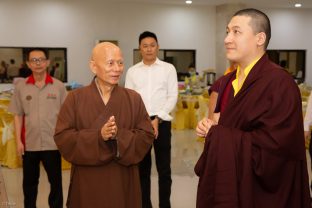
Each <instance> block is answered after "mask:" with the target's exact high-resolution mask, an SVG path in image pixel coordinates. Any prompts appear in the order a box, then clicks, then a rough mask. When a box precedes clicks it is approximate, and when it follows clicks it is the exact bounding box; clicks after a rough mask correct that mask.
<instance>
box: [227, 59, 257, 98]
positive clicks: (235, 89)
mask: <svg viewBox="0 0 312 208" xmlns="http://www.w3.org/2000/svg"><path fill="white" fill-rule="evenodd" d="M260 58H261V57H260ZM260 58H257V59H255V60H254V61H253V62H251V63H250V64H249V65H248V66H247V67H246V68H245V69H244V75H245V78H244V79H243V81H242V83H241V84H240V85H239V83H238V75H239V72H240V70H242V69H241V67H240V66H239V65H238V66H237V71H236V76H235V79H234V80H233V82H232V86H233V89H234V96H236V94H237V93H238V92H239V91H240V89H241V88H242V86H243V84H244V82H245V80H246V78H247V76H248V74H249V72H250V71H251V69H252V68H253V67H254V65H255V64H256V63H257V62H258V61H259V59H260Z"/></svg>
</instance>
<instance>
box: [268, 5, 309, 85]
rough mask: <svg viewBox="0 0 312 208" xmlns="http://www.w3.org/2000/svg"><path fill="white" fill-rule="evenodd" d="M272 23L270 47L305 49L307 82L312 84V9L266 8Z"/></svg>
mask: <svg viewBox="0 0 312 208" xmlns="http://www.w3.org/2000/svg"><path fill="white" fill-rule="evenodd" d="M264 11H265V12H266V13H267V14H268V15H269V17H270V20H271V25H272V38H271V41H270V44H269V47H268V48H269V49H305V50H307V51H306V79H305V80H306V82H307V83H308V84H309V85H312V40H311V37H312V9H265V10H264Z"/></svg>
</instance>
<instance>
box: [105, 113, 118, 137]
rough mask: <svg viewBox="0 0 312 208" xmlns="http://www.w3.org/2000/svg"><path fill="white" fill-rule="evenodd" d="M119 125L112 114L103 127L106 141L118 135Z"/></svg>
mask: <svg viewBox="0 0 312 208" xmlns="http://www.w3.org/2000/svg"><path fill="white" fill-rule="evenodd" d="M117 130H118V128H117V125H116V122H115V117H114V116H111V117H110V118H109V119H108V121H107V122H106V123H105V124H104V125H103V127H102V129H101V135H102V138H103V140H104V141H107V140H109V139H112V138H115V137H116V135H117Z"/></svg>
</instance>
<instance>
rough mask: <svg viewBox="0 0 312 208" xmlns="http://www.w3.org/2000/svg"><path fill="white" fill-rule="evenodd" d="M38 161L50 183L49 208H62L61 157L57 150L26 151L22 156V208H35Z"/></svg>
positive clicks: (38, 174)
mask: <svg viewBox="0 0 312 208" xmlns="http://www.w3.org/2000/svg"><path fill="white" fill-rule="evenodd" d="M40 161H41V162H42V164H43V167H44V169H45V170H46V172H47V176H48V180H49V182H50V188H51V190H50V194H49V200H48V202H49V206H50V207H51V208H63V189H62V167H61V155H60V153H59V151H58V150H52V151H34V152H30V151H26V152H25V154H24V155H23V192H24V207H25V208H35V207H36V201H37V194H38V184H39V176H40Z"/></svg>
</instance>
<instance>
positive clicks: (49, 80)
mask: <svg viewBox="0 0 312 208" xmlns="http://www.w3.org/2000/svg"><path fill="white" fill-rule="evenodd" d="M35 82H36V81H35V78H34V75H33V74H31V75H30V76H29V77H28V78H27V81H26V84H35ZM49 83H51V84H53V79H52V77H51V76H50V75H49V74H48V73H47V74H46V78H45V84H49Z"/></svg>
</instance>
